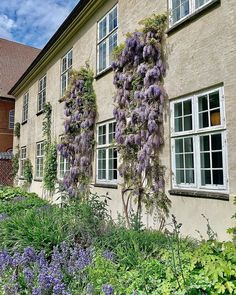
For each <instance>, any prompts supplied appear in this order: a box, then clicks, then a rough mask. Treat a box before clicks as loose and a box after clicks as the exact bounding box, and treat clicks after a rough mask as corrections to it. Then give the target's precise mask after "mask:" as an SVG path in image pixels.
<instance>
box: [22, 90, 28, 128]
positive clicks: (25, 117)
mask: <svg viewBox="0 0 236 295" xmlns="http://www.w3.org/2000/svg"><path fill="white" fill-rule="evenodd" d="M28 107H29V92H27V93H25V94H24V97H23V112H22V122H23V123H24V122H26V121H27V120H28Z"/></svg>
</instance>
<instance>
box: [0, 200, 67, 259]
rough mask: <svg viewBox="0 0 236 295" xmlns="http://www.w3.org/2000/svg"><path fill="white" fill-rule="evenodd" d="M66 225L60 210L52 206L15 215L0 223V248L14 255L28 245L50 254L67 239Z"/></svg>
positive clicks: (65, 219)
mask: <svg viewBox="0 0 236 295" xmlns="http://www.w3.org/2000/svg"><path fill="white" fill-rule="evenodd" d="M68 222H69V221H68V219H67V218H66V215H65V214H63V210H62V209H60V208H58V207H56V206H51V205H46V206H43V207H40V208H34V209H29V210H27V211H25V212H24V214H14V215H12V216H11V217H10V218H7V219H5V220H4V221H2V222H0V236H1V239H0V249H8V250H9V251H10V252H11V253H13V252H14V251H22V250H23V249H24V248H26V247H28V246H31V247H34V249H35V250H36V251H41V250H44V251H45V252H46V254H47V255H49V254H51V251H52V249H53V247H54V246H57V245H59V244H60V243H62V242H63V241H66V240H68V238H69V236H68V230H67V226H68Z"/></svg>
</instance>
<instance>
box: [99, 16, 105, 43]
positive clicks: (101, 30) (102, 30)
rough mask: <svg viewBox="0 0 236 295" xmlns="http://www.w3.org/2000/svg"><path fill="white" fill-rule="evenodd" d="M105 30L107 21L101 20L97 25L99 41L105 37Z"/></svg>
mask: <svg viewBox="0 0 236 295" xmlns="http://www.w3.org/2000/svg"><path fill="white" fill-rule="evenodd" d="M106 28H107V19H106V18H104V20H102V21H101V22H100V23H99V40H101V39H102V38H104V37H105V36H106V34H107V33H106V30H107V29H106Z"/></svg>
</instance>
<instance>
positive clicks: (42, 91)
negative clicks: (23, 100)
mask: <svg viewBox="0 0 236 295" xmlns="http://www.w3.org/2000/svg"><path fill="white" fill-rule="evenodd" d="M38 91H39V92H38V112H41V111H43V107H44V104H45V101H46V76H44V77H43V78H42V79H40V80H39V84H38Z"/></svg>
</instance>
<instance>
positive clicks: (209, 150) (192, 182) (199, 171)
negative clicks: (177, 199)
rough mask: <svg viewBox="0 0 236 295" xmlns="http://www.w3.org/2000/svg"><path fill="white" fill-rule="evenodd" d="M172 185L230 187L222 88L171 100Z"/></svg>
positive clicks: (196, 187)
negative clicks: (228, 183) (228, 185)
mask: <svg viewBox="0 0 236 295" xmlns="http://www.w3.org/2000/svg"><path fill="white" fill-rule="evenodd" d="M171 137H172V139H171V140H172V143H171V146H172V169H173V186H174V187H175V188H176V187H184V188H189V187H192V188H195V189H199V190H200V189H210V190H214V189H218V190H220V189H221V190H226V189H227V167H226V150H227V148H226V126H225V116H224V96H223V89H222V88H218V89H214V90H211V91H208V92H205V93H199V94H196V95H193V96H192V97H188V98H185V99H180V100H177V101H173V102H171Z"/></svg>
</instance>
